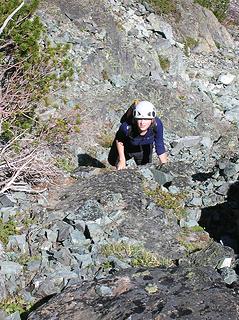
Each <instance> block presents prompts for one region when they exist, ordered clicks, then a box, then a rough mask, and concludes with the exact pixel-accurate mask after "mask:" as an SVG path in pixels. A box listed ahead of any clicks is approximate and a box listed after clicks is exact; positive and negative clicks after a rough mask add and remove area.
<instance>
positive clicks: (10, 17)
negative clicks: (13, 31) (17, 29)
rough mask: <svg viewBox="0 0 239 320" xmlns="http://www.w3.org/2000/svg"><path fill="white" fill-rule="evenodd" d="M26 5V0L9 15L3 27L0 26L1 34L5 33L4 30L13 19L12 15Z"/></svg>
mask: <svg viewBox="0 0 239 320" xmlns="http://www.w3.org/2000/svg"><path fill="white" fill-rule="evenodd" d="M23 6H24V1H23V2H22V3H21V4H20V5H19V6H18V7H17V8H16V9H15V10H14V11H13V12H12V13H11V14H10V15H9V16H8V17H7V19H6V20H5V21H4V23H3V25H2V27H1V28H0V34H2V33H3V30H4V29H5V28H6V26H7V24H8V22H9V21H10V20H11V19H12V17H13V16H14V15H15V14H16V13H17V12H18V11H19V10H20V9H21V7H23Z"/></svg>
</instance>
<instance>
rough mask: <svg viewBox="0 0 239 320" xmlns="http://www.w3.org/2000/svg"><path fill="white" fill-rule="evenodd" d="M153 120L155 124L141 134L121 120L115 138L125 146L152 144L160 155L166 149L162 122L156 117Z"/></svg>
mask: <svg viewBox="0 0 239 320" xmlns="http://www.w3.org/2000/svg"><path fill="white" fill-rule="evenodd" d="M155 122H156V125H154V126H151V127H149V128H148V130H147V132H146V134H145V135H143V136H141V135H140V134H139V132H138V130H137V129H135V127H134V126H132V125H130V126H129V124H128V123H127V122H123V123H122V124H121V126H120V127H119V130H118V132H117V135H116V139H117V140H119V141H121V142H123V143H124V146H125V147H126V148H127V147H128V148H130V147H135V146H140V145H146V144H154V145H155V149H156V153H157V155H161V154H163V153H165V151H166V150H165V146H164V141H163V124H162V121H161V120H160V119H159V118H158V117H156V118H155Z"/></svg>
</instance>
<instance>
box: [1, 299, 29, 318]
mask: <svg viewBox="0 0 239 320" xmlns="http://www.w3.org/2000/svg"><path fill="white" fill-rule="evenodd" d="M31 306H32V305H31V304H30V303H28V302H26V301H25V300H24V299H23V297H21V296H19V295H17V296H14V297H8V298H7V299H5V300H3V301H2V302H0V309H2V310H4V311H5V312H6V313H7V314H11V313H14V312H16V311H18V312H19V313H20V314H21V313H24V312H26V311H28V310H30V308H31Z"/></svg>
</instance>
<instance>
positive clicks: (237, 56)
mask: <svg viewBox="0 0 239 320" xmlns="http://www.w3.org/2000/svg"><path fill="white" fill-rule="evenodd" d="M232 4H233V2H232ZM234 8H235V3H234ZM38 15H39V16H40V17H41V18H42V21H43V22H44V23H45V26H46V30H47V33H48V35H49V37H50V40H51V41H52V43H53V44H56V43H58V42H60V43H68V44H70V47H71V49H70V52H69V54H70V58H71V60H72V61H73V69H74V70H73V71H74V74H73V77H74V80H73V81H72V82H67V83H66V87H65V88H62V89H61V90H60V91H59V92H54V93H52V97H50V98H52V101H54V103H53V106H52V108H51V105H48V104H47V105H46V106H44V105H41V108H39V117H42V118H43V119H45V118H46V117H49V115H50V114H54V115H55V114H56V116H57V115H58V116H63V117H64V114H67V113H68V112H70V111H71V110H72V108H73V106H75V105H77V106H78V107H79V108H80V110H81V124H80V126H79V127H80V133H75V134H72V135H71V136H69V142H68V143H66V144H65V145H64V146H63V147H64V152H65V151H67V152H68V153H70V155H71V156H72V158H74V161H75V166H76V167H77V166H79V168H78V170H77V171H76V172H74V174H73V175H72V179H71V183H72V186H71V187H69V188H68V189H67V190H64V192H62V194H61V198H60V199H57V205H56V206H50V205H49V203H48V201H49V199H48V194H47V192H46V193H44V194H42V195H32V198H31V200H32V202H31V204H30V205H29V203H28V196H26V194H24V193H21V192H18V193H17V192H16V193H14V195H13V196H12V197H11V196H10V195H4V196H2V197H1V199H0V207H1V219H2V220H3V221H4V223H8V221H10V220H11V219H15V220H17V219H19V212H20V213H21V216H24V217H27V219H29V220H30V221H31V219H32V218H34V222H33V221H31V223H30V226H29V222H28V221H26V222H24V219H23V218H22V222H21V226H20V229H19V230H21V233H22V234H17V235H12V236H11V237H10V238H9V239H8V242H7V243H6V244H3V243H0V276H1V277H0V278H1V280H0V296H1V297H2V299H5V298H7V297H8V296H9V295H10V294H13V295H15V294H17V293H18V292H19V293H20V294H21V295H22V296H23V297H24V299H25V300H26V301H27V302H28V303H30V304H31V305H32V304H34V303H36V302H37V301H39V300H40V299H42V298H44V299H45V298H46V297H48V296H50V295H56V294H59V295H57V296H55V297H54V298H53V300H51V301H50V302H49V303H48V304H46V305H44V306H42V307H41V308H40V309H39V310H37V311H36V312H35V313H33V314H32V315H31V316H29V319H66V318H68V317H69V316H71V317H72V318H73V319H86V318H87V317H92V319H157V320H159V319H161V320H162V319H177V318H181V319H195V320H198V319H205V320H206V319H208V320H209V319H213V320H214V319H222V320H224V319H231V320H234V319H235V320H236V319H237V317H238V315H237V314H236V299H235V296H236V295H237V294H238V292H237V291H236V290H237V289H236V288H237V283H238V275H237V273H236V272H238V265H239V264H238V259H236V256H235V254H234V252H236V253H238V252H239V237H238V235H239V219H238V217H239V214H238V212H239V204H238V183H236V181H237V180H238V173H239V157H238V154H239V149H238V137H239V134H238V127H239V102H238V84H239V74H238V63H239V49H238V44H239V42H238V40H239V39H238V32H237V30H238V29H237V28H234V27H233V26H231V29H230V34H229V33H228V31H227V30H226V29H225V27H224V26H222V25H221V24H219V22H218V21H217V20H216V18H215V17H214V16H213V15H212V13H211V12H210V11H208V10H206V9H204V8H202V7H200V6H199V5H198V4H195V3H194V2H193V1H191V0H187V1H186V0H183V1H177V2H176V13H175V14H174V15H158V14H157V13H156V11H155V10H154V9H153V8H152V7H151V6H150V5H148V4H146V3H144V2H141V1H140V2H139V1H136V0H96V1H91V0H86V1H83V0H78V1H73V0H68V1H66V0H52V1H49V0H45V1H42V2H41V8H40V9H39V11H38ZM231 34H232V35H233V36H231ZM135 98H139V99H144V100H150V101H151V102H153V103H154V104H155V105H156V107H157V111H158V114H159V116H160V118H162V121H163V124H164V127H165V143H166V146H167V149H168V152H169V155H170V163H169V164H168V165H166V166H164V167H163V168H159V167H158V159H157V157H154V158H153V164H152V165H148V166H144V167H142V168H137V169H135V168H134V170H132V167H133V165H132V163H130V162H129V163H128V169H127V170H125V171H121V172H116V171H115V170H114V168H113V169H112V168H110V167H109V165H108V164H107V156H108V152H109V148H108V146H109V140H110V139H109V138H111V140H112V139H113V137H114V133H115V132H116V130H117V128H118V125H119V119H120V118H121V116H122V115H123V113H124V112H125V109H126V108H128V106H129V104H130V103H131V102H132V100H133V99H135ZM49 101H51V99H49ZM42 104H44V102H42ZM56 106H57V108H56ZM53 109H54V112H51V111H52V110H53ZM104 139H105V140H106V142H107V141H108V145H107V143H104V142H105V141H104ZM102 140H103V143H102ZM106 145H107V146H106ZM63 187H65V186H63ZM149 192H151V193H152V194H154V195H155V194H157V193H160V192H164V196H165V197H166V198H165V202H162V201H161V202H160V201H156V200H155V198H154V197H153V196H152V194H151V195H150V194H149ZM180 194H181V195H182V194H184V195H187V196H186V197H185V199H184V200H181V203H180V205H181V204H182V209H183V210H180V214H181V216H179V215H178V207H177V205H176V207H175V206H173V207H172V206H171V204H172V203H171V202H170V201H172V198H171V197H172V196H173V195H175V196H177V195H180ZM167 200H170V201H167ZM168 202H169V203H168ZM33 203H34V205H33ZM19 208H20V210H19ZM180 208H181V207H180ZM10 222H11V221H10ZM199 225H200V226H202V227H203V228H205V230H203V229H202V227H201V228H200V226H199ZM209 234H210V236H211V237H212V238H213V239H214V240H215V241H217V243H216V242H214V241H213V239H210V237H209ZM119 243H123V244H124V245H123V246H121V247H117V245H118V244H119ZM109 245H113V247H110V249H111V252H108V254H107V255H106V254H105V253H104V252H103V251H102V250H103V248H105V247H107V246H109ZM138 245H140V246H141V248H142V247H143V248H144V251H142V250H141V249H140V250H141V251H140V250H139V247H138ZM117 248H118V251H119V250H121V251H120V252H117V250H116V249H117ZM135 251H136V252H135ZM138 251H140V252H138ZM139 253H140V254H141V255H140V256H139ZM142 253H143V254H144V257H143V258H142ZM135 254H136V255H137V257H136V258H135ZM150 254H153V256H152V255H150ZM26 256H27V259H26ZM142 259H144V261H143V262H142ZM145 259H146V261H145ZM139 265H140V266H142V265H143V266H144V269H142V270H138V266H139ZM145 265H146V266H145ZM152 265H154V266H155V265H156V266H157V267H158V266H159V265H160V266H162V265H164V266H165V267H164V268H156V269H155V270H151V269H150V267H151V266H152ZM132 266H134V267H135V269H132ZM125 269H126V270H125ZM122 270H125V271H124V272H123V271H122ZM116 272H119V274H115V273H116ZM122 272H123V273H122ZM112 274H113V276H112ZM135 275H136V276H135ZM109 276H110V278H109V279H108V277H109ZM111 276H112V277H111ZM106 278H107V279H106ZM222 280H223V282H222ZM225 283H226V285H227V287H226V286H225ZM63 289H64V291H63V292H62V293H61V291H62V290H63ZM122 306H123V307H122ZM237 308H238V306H237ZM237 310H238V309H237ZM0 316H1V313H0ZM17 317H18V318H17ZM11 319H12V318H11ZM15 319H19V314H18V315H16V318H14V320H15Z"/></svg>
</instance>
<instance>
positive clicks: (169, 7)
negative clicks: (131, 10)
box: [147, 0, 176, 14]
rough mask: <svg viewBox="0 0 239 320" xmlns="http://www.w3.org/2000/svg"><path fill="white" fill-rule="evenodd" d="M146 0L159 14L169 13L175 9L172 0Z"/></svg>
mask: <svg viewBox="0 0 239 320" xmlns="http://www.w3.org/2000/svg"><path fill="white" fill-rule="evenodd" d="M147 2H148V3H150V4H151V5H152V6H153V8H154V9H155V11H156V12H157V13H160V14H170V13H174V12H175V11H176V5H175V1H173V0H147Z"/></svg>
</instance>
